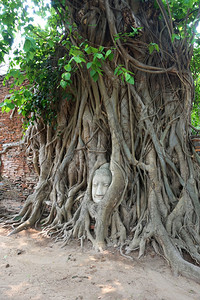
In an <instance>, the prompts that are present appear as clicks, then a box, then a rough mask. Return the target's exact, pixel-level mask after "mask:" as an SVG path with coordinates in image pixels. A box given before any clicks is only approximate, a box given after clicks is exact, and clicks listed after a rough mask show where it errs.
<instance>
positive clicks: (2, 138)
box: [0, 76, 37, 187]
mask: <svg viewBox="0 0 200 300" xmlns="http://www.w3.org/2000/svg"><path fill="white" fill-rule="evenodd" d="M3 79H4V76H0V103H1V102H2V101H3V100H4V99H5V97H6V95H8V94H9V86H10V84H11V83H12V79H10V80H9V82H7V83H6V85H5V86H3ZM11 113H12V112H10V113H2V112H1V110H0V151H1V150H3V145H4V144H7V143H13V142H19V141H20V140H21V139H22V136H23V135H22V123H23V119H22V116H20V115H18V113H17V111H15V113H14V114H13V116H12V118H11ZM0 160H1V161H0V162H1V163H0V175H1V176H2V177H6V178H8V179H11V180H13V181H21V182H22V183H23V184H24V187H25V186H27V187H32V186H33V184H34V183H35V182H36V181H37V176H36V174H35V172H34V169H33V165H32V163H31V162H30V158H29V159H28V160H27V157H26V153H25V146H17V147H14V148H11V149H9V150H8V151H7V152H6V153H3V154H1V156H0Z"/></svg>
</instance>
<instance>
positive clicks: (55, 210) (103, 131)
mask: <svg viewBox="0 0 200 300" xmlns="http://www.w3.org/2000/svg"><path fill="white" fill-rule="evenodd" d="M157 2H158V4H159V8H155V7H154V5H153V4H152V2H151V1H144V2H142V4H141V3H140V2H139V1H128V0H126V1H120V0H116V1H109V0H101V1H92V2H91V1H66V3H67V6H68V7H69V11H70V16H71V18H72V21H73V22H75V23H76V25H77V27H76V31H78V32H79V34H80V35H81V36H82V37H83V38H84V39H86V38H87V41H88V43H89V45H91V46H92V47H96V48H98V47H99V45H102V46H103V47H105V49H106V50H107V49H112V52H113V53H114V58H113V59H112V60H111V61H110V60H108V59H106V60H105V61H104V62H103V64H102V63H101V68H102V70H103V75H101V74H99V76H98V80H97V81H96V82H94V81H93V80H92V78H91V77H90V74H89V71H88V70H87V69H86V67H82V68H79V69H78V71H77V72H76V73H75V74H73V77H72V84H71V89H69V91H71V90H73V96H74V98H75V101H71V102H70V101H69V102H67V101H66V100H65V99H62V98H61V99H60V103H59V105H58V108H57V109H58V113H57V127H56V129H55V128H53V126H52V127H51V126H47V125H45V123H44V122H43V121H42V120H41V119H40V120H39V119H38V120H37V122H36V124H35V125H34V128H35V130H36V132H37V134H31V132H34V131H29V133H30V135H29V136H28V138H29V141H30V147H32V151H33V152H34V154H35V156H37V157H38V159H37V160H36V161H38V165H37V169H39V170H40V172H39V182H38V185H37V187H36V188H35V192H34V194H33V195H31V196H29V198H28V199H27V201H26V203H25V206H24V207H23V209H22V211H21V212H20V213H19V216H18V217H20V221H19V218H18V221H16V228H15V229H14V230H13V232H12V233H16V232H19V231H20V230H22V229H24V228H27V227H29V226H35V225H37V224H38V222H41V223H42V226H43V227H44V229H43V231H44V232H45V233H46V234H48V235H50V236H53V237H55V238H56V240H59V239H61V240H63V241H64V243H67V242H68V240H69V239H70V238H71V237H78V238H80V239H85V238H87V239H89V240H90V241H91V242H92V244H93V246H94V247H95V248H96V249H101V248H104V247H105V246H106V244H108V245H110V244H118V245H119V246H122V245H124V244H125V245H126V253H130V252H131V251H133V250H137V249H139V257H140V256H142V255H143V254H144V252H145V249H146V245H147V244H151V245H152V246H153V247H154V249H155V251H156V252H157V253H160V254H162V255H164V256H165V257H166V259H167V260H168V261H169V262H170V264H171V266H172V268H173V269H174V270H175V272H176V273H180V274H183V275H184V276H188V277H189V278H193V279H195V280H197V281H200V268H199V267H198V266H197V265H198V264H199V263H200V247H199V244H200V235H199V228H200V227H199V226H200V224H199V222H200V219H199V218H200V202H199V189H200V180H199V177H200V176H199V174H200V172H199V166H200V159H199V157H198V156H197V154H196V153H195V152H194V150H193V148H192V146H191V143H190V135H189V123H190V113H191V104H192V101H193V93H194V89H193V79H192V76H191V73H190V69H189V64H190V58H191V49H190V47H188V45H187V43H186V40H175V41H174V42H172V39H171V36H172V32H173V30H174V29H173V28H172V27H171V22H170V18H168V17H167V14H166V12H165V10H164V8H163V6H162V5H161V1H157ZM63 23H64V24H65V25H66V28H67V23H66V20H63ZM91 25H93V26H91ZM134 29H136V31H137V34H135V35H132V34H131V33H132V32H133V30H134ZM73 43H74V44H77V45H79V40H78V38H76V40H75V39H73ZM150 43H155V44H157V45H158V47H159V51H157V50H158V49H157V50H156V48H155V49H154V51H153V52H152V53H150V52H149V46H150ZM87 59H88V61H90V56H89V55H88V58H87ZM117 67H119V68H122V67H123V68H125V70H127V72H132V73H133V74H134V75H133V76H134V80H135V84H134V85H133V84H130V83H128V80H126V77H123V76H125V75H123V73H121V75H120V76H117V75H116V72H114V71H115V70H116V68H117ZM132 73H128V74H132ZM122 77H123V78H122ZM67 89H68V88H67ZM67 91H68V90H67ZM69 91H68V92H69ZM34 143H35V144H37V145H38V148H37V149H36V148H35V147H34ZM105 163H109V169H110V171H111V174H112V181H111V184H110V185H109V186H108V187H107V191H106V193H105V195H103V197H102V201H100V203H98V204H97V203H95V202H94V201H93V197H92V188H93V178H94V176H95V174H96V170H97V169H99V168H100V167H101V166H103V165H105ZM102 174H103V173H102ZM102 176H104V175H102ZM49 201H50V203H51V205H50V209H49ZM44 213H45V214H46V216H45V218H44ZM186 253H187V254H189V256H190V257H191V260H190V261H191V262H188V261H186V257H187V256H186Z"/></svg>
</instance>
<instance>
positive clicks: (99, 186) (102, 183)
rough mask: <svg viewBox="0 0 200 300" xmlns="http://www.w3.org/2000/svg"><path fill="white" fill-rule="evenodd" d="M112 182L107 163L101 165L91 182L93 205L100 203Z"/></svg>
mask: <svg viewBox="0 0 200 300" xmlns="http://www.w3.org/2000/svg"><path fill="white" fill-rule="evenodd" d="M111 181H112V174H111V171H110V169H109V163H106V164H103V165H102V166H101V167H100V168H99V169H97V170H96V171H95V173H94V177H93V180H92V199H93V201H94V202H95V203H97V204H98V203H99V202H101V201H102V199H103V197H104V196H105V194H106V192H107V190H108V187H109V185H110V184H111Z"/></svg>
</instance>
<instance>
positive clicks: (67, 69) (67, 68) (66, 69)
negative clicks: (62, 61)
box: [64, 64, 72, 72]
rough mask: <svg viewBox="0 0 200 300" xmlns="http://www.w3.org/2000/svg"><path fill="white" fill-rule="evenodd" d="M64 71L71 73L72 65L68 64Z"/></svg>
mask: <svg viewBox="0 0 200 300" xmlns="http://www.w3.org/2000/svg"><path fill="white" fill-rule="evenodd" d="M64 69H65V71H68V72H70V71H71V70H72V67H71V65H70V64H67V65H65V66H64Z"/></svg>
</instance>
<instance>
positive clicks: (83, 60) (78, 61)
mask: <svg viewBox="0 0 200 300" xmlns="http://www.w3.org/2000/svg"><path fill="white" fill-rule="evenodd" d="M74 60H75V62H76V63H77V64H80V63H82V62H86V60H85V59H84V58H82V57H79V56H74Z"/></svg>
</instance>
